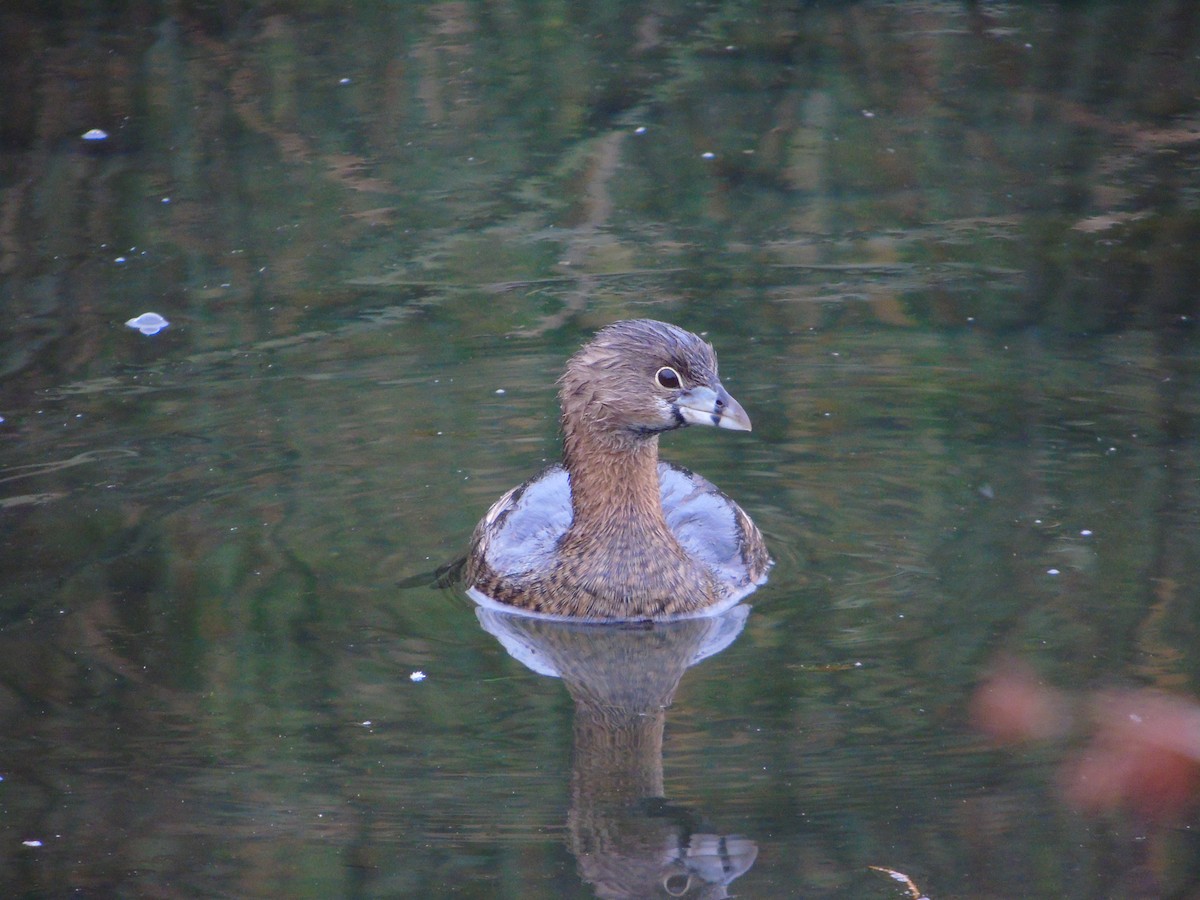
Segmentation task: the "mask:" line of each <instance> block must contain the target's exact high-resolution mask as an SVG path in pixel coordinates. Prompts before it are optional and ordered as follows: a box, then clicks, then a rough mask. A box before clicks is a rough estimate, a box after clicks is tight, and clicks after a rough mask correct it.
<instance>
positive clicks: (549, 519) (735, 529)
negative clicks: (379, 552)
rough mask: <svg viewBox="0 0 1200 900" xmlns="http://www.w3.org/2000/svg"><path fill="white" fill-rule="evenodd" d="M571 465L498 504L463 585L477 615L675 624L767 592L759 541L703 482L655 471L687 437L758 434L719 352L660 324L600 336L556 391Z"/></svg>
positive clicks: (479, 529)
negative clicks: (683, 431)
mask: <svg viewBox="0 0 1200 900" xmlns="http://www.w3.org/2000/svg"><path fill="white" fill-rule="evenodd" d="M558 388H559V391H558V394H559V401H560V403H561V406H562V434H563V461H562V463H561V465H554V466H551V467H550V468H548V469H546V470H545V471H543V472H542V473H541V474H539V475H537V476H536V477H534V478H533V479H531V480H529V481H527V482H525V483H524V484H522V485H519V486H517V487H515V488H513V489H512V490H510V491H509V492H508V493H506V494H504V496H502V497H501V498H500V499H499V500H497V501H496V502H495V503H494V504H493V505H492V507H491V509H489V510H488V512H487V514H486V515H485V516H484V517H483V519H482V521H480V523H479V524H478V526H476V528H475V532H474V534H473V535H472V538H471V545H470V549H469V551H468V554H467V560H466V565H465V568H464V575H465V578H466V583H467V585H468V593H469V594H470V596H471V597H472V598H473V599H475V600H476V602H478V603H480V604H481V605H485V606H495V607H497V608H501V609H508V610H513V609H514V608H515V609H517V610H521V611H524V612H527V613H532V614H536V615H546V616H568V617H575V618H583V619H596V620H605V621H622V620H645V619H670V618H676V617H681V616H690V615H702V614H706V613H716V612H720V611H723V610H725V609H728V608H730V607H731V606H733V605H734V604H736V603H737V602H738V601H739V600H741V599H742V598H743V597H744V596H746V595H747V594H749V593H750V592H751V591H753V590H754V589H755V588H756V587H757V586H758V585H760V584H762V583H763V582H764V581H765V580H766V574H767V569H768V568H769V566H770V563H771V561H770V557H769V555H768V553H767V549H766V544H765V543H764V541H763V538H762V535H761V534H760V532H759V530H758V528H756V527H755V525H754V523H753V522H752V521H751V520H750V517H749V516H747V515H746V513H745V512H743V511H742V509H741V507H739V506H738V505H737V504H736V503H735V502H734V501H733V500H731V499H729V498H728V497H726V496H725V495H724V494H722V493H721V492H720V491H719V490H717V488H716V487H714V486H713V485H712V484H711V483H710V482H708V481H707V480H706V479H704V478H702V477H701V476H699V475H696V474H694V473H692V472H689V471H688V470H687V469H683V468H681V467H679V466H674V465H671V464H670V463H665V462H660V461H659V459H658V439H659V435H661V434H663V433H664V432H667V431H672V430H674V429H676V428H683V427H685V426H689V425H705V426H715V427H717V428H726V429H731V430H734V431H749V430H750V417H749V416H747V415H746V412H745V410H744V409H742V406H741V404H739V403H738V402H737V400H735V399H734V398H733V397H732V396H730V394H729V392H728V391H727V390H726V389H725V387H724V386H723V385H722V384H721V381H720V379H719V378H718V376H717V357H716V353H715V352H714V350H713V348H712V346H711V345H710V344H708V343H707V342H706V341H704V340H703V339H701V338H700V337H698V336H697V335H695V334H692V333H691V332H689V331H685V330H684V329H682V328H678V327H676V326H674V325H670V324H667V323H666V322H658V321H654V320H652V319H631V320H626V321H621V322H615V323H613V324H611V325H608V326H607V327H605V328H603V329H601V330H600V331H599V332H598V333H597V334H596V335H595V337H594V338H593V339H592V340H591V341H589V342H588V343H587V344H586V345H584V347H583V348H582V349H580V350H579V352H577V353H576V354H575V355H574V356H572V357H571V359H570V360H569V361H568V362H567V365H566V370H565V371H564V372H563V375H562V377H561V378H560V379H559V380H558Z"/></svg>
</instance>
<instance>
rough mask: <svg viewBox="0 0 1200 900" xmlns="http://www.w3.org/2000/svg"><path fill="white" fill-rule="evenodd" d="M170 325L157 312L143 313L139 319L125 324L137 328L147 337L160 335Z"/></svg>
mask: <svg viewBox="0 0 1200 900" xmlns="http://www.w3.org/2000/svg"><path fill="white" fill-rule="evenodd" d="M170 324H171V323H170V322H168V321H167V320H166V319H164V318H163V317H162V316H160V315H159V314H158V313H156V312H147V313H142V314H141V315H140V316H138V317H137V318H135V319H130V320H129V321H128V322H126V323H125V325H126V326H127V327H129V328H135V329H137V330H138V331H140V332H141V333H142V334H145V335H151V334H158V333H159V332H160V331H162V330H163V329H164V328H166V327H167V326H168V325H170Z"/></svg>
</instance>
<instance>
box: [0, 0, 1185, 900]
mask: <svg viewBox="0 0 1200 900" xmlns="http://www.w3.org/2000/svg"><path fill="white" fill-rule="evenodd" d="M26 6H28V5H26ZM0 41H2V42H3V46H4V48H5V49H4V51H3V52H0V72H2V75H3V83H4V84H5V85H6V88H5V90H4V91H3V94H2V95H0V291H2V295H0V296H2V297H3V309H4V312H5V316H4V324H3V326H2V327H0V416H2V417H3V421H2V422H0V645H2V652H0V778H2V779H3V780H2V781H0V810H3V815H2V816H0V848H2V852H0V885H2V886H3V893H4V894H5V895H6V896H28V897H40V896H47V897H49V896H62V895H66V894H71V893H73V892H75V893H80V894H83V895H87V896H229V897H280V896H289V897H334V896H354V897H397V896H400V897H408V896H411V897H418V896H419V897H443V896H477V897H522V898H538V897H556V898H557V897H594V896H623V895H622V894H620V893H617V891H619V890H626V891H635V893H627V894H624V895H625V896H644V895H647V893H648V894H649V895H651V896H653V895H654V894H653V893H650V892H651V891H652V890H656V891H658V892H659V895H662V896H670V895H672V894H674V895H676V896H722V895H723V892H724V891H726V890H727V891H728V893H729V894H736V895H737V896H741V897H764V898H766V897H770V898H778V897H801V896H803V897H855V898H861V897H881V898H882V897H902V896H906V895H907V890H906V888H905V886H904V885H903V884H902V883H900V882H898V881H896V880H894V879H892V878H890V877H889V876H888V875H887V874H886V873H882V872H880V871H878V870H876V869H872V868H870V867H871V866H878V867H883V868H886V869H892V870H895V871H897V872H901V873H903V874H905V875H907V876H908V877H910V878H911V879H912V880H913V882H914V883H915V884H916V885H917V886H919V888H920V890H921V891H923V892H924V893H925V894H927V895H928V896H929V897H932V898H948V897H984V898H986V897H1016V896H1020V897H1081V898H1083V897H1138V896H1145V897H1156V896H1168V895H1172V894H1171V892H1172V891H1174V892H1176V893H1175V894H1174V895H1179V896H1185V895H1190V893H1189V892H1195V891H1196V890H1197V880H1196V875H1195V871H1196V869H1197V865H1196V848H1195V846H1194V841H1193V840H1192V835H1191V831H1190V828H1189V826H1190V825H1191V824H1192V820H1191V819H1185V820H1184V821H1182V822H1176V823H1173V824H1171V825H1170V826H1168V825H1163V824H1155V823H1149V824H1148V823H1146V822H1145V821H1143V820H1142V819H1140V818H1139V817H1136V816H1133V815H1129V814H1127V813H1126V812H1125V811H1123V810H1115V811H1112V812H1109V813H1107V814H1104V815H1100V816H1094V815H1087V814H1085V813H1084V812H1081V811H1079V810H1077V809H1074V808H1072V807H1071V806H1069V805H1068V804H1065V803H1064V802H1063V801H1062V798H1061V792H1060V785H1061V781H1062V778H1063V775H1062V766H1063V764H1064V760H1066V759H1068V758H1069V754H1070V752H1071V749H1072V746H1073V745H1072V743H1071V741H1069V740H1068V741H1065V742H1064V741H1057V742H1051V743H1049V744H1045V745H1038V746H1034V747H1029V748H1018V749H996V748H993V747H991V746H990V745H989V744H988V743H986V742H985V741H984V740H983V739H982V737H981V736H979V735H978V734H977V733H976V732H975V731H974V729H973V728H972V727H971V723H970V721H969V715H968V712H967V710H968V706H969V699H970V697H971V694H972V692H973V690H974V688H975V685H976V683H977V681H978V679H979V678H980V677H981V676H982V674H983V673H984V672H985V671H986V670H987V668H988V667H989V666H990V665H991V664H992V663H993V661H994V660H995V659H997V658H998V656H999V655H1001V654H1004V655H1007V656H1008V657H1010V658H1017V659H1020V660H1023V661H1024V662H1025V663H1027V664H1029V665H1030V666H1032V667H1033V668H1034V669H1035V670H1036V671H1037V672H1038V673H1039V674H1040V676H1041V677H1042V678H1044V679H1045V682H1046V683H1047V684H1053V685H1056V686H1058V687H1061V688H1063V689H1066V690H1070V691H1074V692H1087V691H1090V690H1093V689H1095V688H1097V687H1101V686H1109V685H1124V686H1146V687H1154V688H1160V689H1166V690H1171V691H1176V692H1180V693H1182V694H1184V695H1188V696H1190V695H1194V694H1196V693H1197V692H1198V691H1200V684H1198V683H1197V680H1198V676H1200V673H1198V672H1197V663H1196V659H1197V658H1198V657H1197V655H1196V653H1195V652H1194V651H1195V648H1196V624H1195V616H1194V613H1193V609H1192V606H1193V604H1192V602H1191V598H1192V596H1193V594H1194V593H1195V585H1196V583H1197V581H1198V575H1200V571H1198V570H1200V540H1198V537H1197V528H1196V526H1197V518H1198V515H1200V485H1198V483H1197V478H1196V474H1195V473H1196V472H1197V471H1198V470H1200V467H1198V464H1200V459H1198V458H1197V456H1198V453H1200V451H1198V449H1197V441H1196V431H1197V425H1198V415H1200V409H1198V406H1200V401H1198V400H1197V398H1198V397H1200V390H1198V387H1200V385H1198V384H1197V380H1198V376H1200V366H1198V363H1200V355H1198V353H1197V346H1196V338H1195V332H1194V316H1195V315H1196V312H1197V310H1196V292H1195V285H1196V284H1197V283H1200V263H1198V262H1197V260H1200V252H1198V251H1200V240H1198V237H1200V217H1198V213H1197V209H1198V204H1200V190H1198V188H1200V182H1198V179H1197V175H1196V172H1197V166H1196V164H1197V154H1198V152H1200V118H1198V111H1197V101H1196V98H1197V96H1200V84H1198V83H1197V73H1200V67H1198V66H1197V60H1198V59H1200V22H1197V16H1196V14H1195V13H1194V12H1193V11H1192V9H1191V7H1190V6H1188V5H1185V4H1172V3H1166V2H1147V3H1142V4H1136V5H1135V4H1121V3H1112V4H1110V3H1076V4H1069V5H1052V4H1036V5H1026V4H1004V3H999V4H986V5H983V6H978V5H974V6H963V5H959V4H953V3H941V2H929V3H916V4H892V3H861V4H847V5H832V4H824V5H823V4H812V5H798V4H770V3H760V4H754V3H717V2H712V3H699V4H697V3H687V4H684V3H671V2H666V3H658V4H653V5H651V6H644V5H640V4H624V3H591V4H585V5H583V6H581V8H579V9H574V8H570V9H568V8H566V7H563V8H559V7H556V6H553V5H550V6H541V7H536V8H528V7H524V6H520V5H514V4H511V3H491V4H475V3H456V2H455V3H451V2H447V3H433V2H430V3H397V4H391V5H388V4H360V5H350V6H349V7H344V6H343V5H341V4H322V3H309V4H301V5H299V6H298V8H297V9H296V10H295V11H290V12H287V11H285V12H280V11H279V9H277V8H276V7H274V6H270V5H261V4H254V3H244V4H222V5H218V6H213V5H211V4H203V3H194V4H193V3H183V4H176V5H175V6H173V7H172V11H171V12H170V14H166V13H164V12H163V11H162V10H161V9H160V8H159V7H158V6H157V5H155V4H146V3H135V2H130V3H124V4H108V5H106V7H105V11H104V12H103V13H93V12H88V11H84V10H75V9H74V8H73V7H71V8H66V7H64V8H62V9H56V10H55V11H54V12H47V11H43V10H41V9H40V8H37V9H35V8H34V7H32V6H29V7H28V8H23V7H20V6H18V7H17V8H14V9H13V10H10V11H7V12H4V13H0ZM13 48H17V49H13ZM91 130H101V131H103V132H104V133H105V134H106V135H107V137H105V138H104V139H103V140H95V139H88V140H85V139H84V137H83V136H84V135H85V134H86V133H87V132H89V131H91ZM94 137H95V136H94V135H93V138H94ZM146 312H155V313H158V314H159V315H161V316H163V317H165V318H166V319H167V320H168V321H169V322H170V324H169V326H167V327H166V328H165V329H163V330H161V331H159V332H158V333H156V334H153V335H145V334H142V333H141V332H139V331H138V330H136V329H135V328H130V327H127V326H126V325H125V323H126V322H127V321H128V320H130V319H133V318H134V317H137V316H138V315H140V314H142V313H146ZM627 316H653V317H656V318H663V319H668V320H670V321H673V322H676V323H678V324H680V325H683V326H685V327H688V328H691V329H693V330H696V331H700V332H704V333H705V334H706V335H707V336H708V338H709V339H710V340H711V341H712V342H713V343H714V344H715V346H716V349H717V352H718V354H719V357H720V360H721V374H722V379H723V381H724V383H725V384H726V386H727V387H728V388H729V389H730V391H731V392H732V393H733V394H734V395H735V396H736V397H737V398H738V399H739V401H740V402H741V403H742V404H743V405H744V406H745V407H746V410H747V411H748V413H749V414H750V416H751V418H752V419H753V421H754V426H755V427H754V431H753V432H752V433H751V434H749V435H743V434H727V433H712V432H707V431H705V432H702V431H701V430H697V429H693V430H688V431H685V432H680V433H675V434H671V435H668V436H666V437H665V438H664V440H663V441H662V452H663V455H664V457H666V458H669V459H671V460H672V461H673V462H677V463H679V464H682V465H686V466H688V467H690V468H693V469H695V470H696V471H698V472H700V473H702V474H703V475H705V476H706V477H707V478H709V479H710V480H712V481H714V482H715V483H716V484H718V485H719V486H720V487H721V488H722V489H723V490H724V491H725V492H726V493H728V494H729V495H730V496H731V497H734V498H735V499H736V500H737V501H738V502H739V503H740V504H741V505H742V506H743V508H745V509H746V510H747V511H748V512H749V513H750V514H751V515H752V516H753V517H754V519H755V521H756V522H757V523H758V525H759V527H760V528H761V529H762V530H763V532H764V533H765V535H766V536H767V539H768V541H769V543H770V546H771V550H772V553H773V555H774V557H775V559H776V566H775V568H774V569H773V571H772V575H771V580H770V582H769V583H768V584H767V585H766V586H765V587H763V588H762V589H760V590H759V591H758V592H757V593H755V594H754V595H753V596H752V597H751V599H750V604H749V605H750V606H751V607H752V609H751V610H750V611H749V613H748V614H747V615H746V616H745V618H744V621H739V623H738V624H739V629H740V630H738V631H737V633H736V634H733V636H730V635H729V634H727V633H723V638H722V639H724V638H728V640H727V641H725V643H724V644H723V646H722V648H719V649H712V652H711V653H708V654H703V653H700V652H699V651H698V650H697V648H698V647H699V646H702V645H703V640H704V638H703V637H701V636H698V635H694V634H691V633H690V632H689V633H686V634H680V633H678V632H673V631H671V630H670V629H667V630H664V631H662V632H658V631H651V632H649V637H647V636H646V635H640V636H639V635H636V634H635V635H634V636H633V637H632V638H631V639H630V640H631V641H632V643H629V642H621V641H620V640H616V639H614V641H615V642H614V645H613V646H614V647H615V649H613V648H609V649H608V651H607V652H608V653H609V655H608V656H602V657H601V658H600V662H595V661H593V662H595V666H598V667H599V671H600V672H601V673H603V677H601V678H600V680H599V681H598V682H597V681H596V680H595V679H591V680H589V679H588V678H584V677H583V675H582V674H580V672H579V671H574V672H573V674H571V673H569V674H568V675H567V676H564V677H549V676H547V675H544V674H537V673H536V672H535V671H533V670H531V669H530V668H529V667H527V666H526V665H525V664H523V663H522V662H520V661H518V660H517V659H515V658H514V657H512V656H510V655H509V653H508V652H506V650H505V649H504V646H502V644H501V643H500V642H499V641H497V639H496V638H495V637H494V636H493V634H492V633H489V632H488V631H485V630H484V629H483V628H481V627H480V622H479V620H478V619H477V616H476V611H475V609H474V608H473V606H472V605H471V604H470V603H469V601H467V599H466V598H465V597H464V596H463V595H462V593H461V591H460V590H458V589H455V588H449V589H439V588H437V587H434V586H432V585H431V579H429V578H427V577H422V576H427V575H428V573H430V572H432V571H433V570H434V569H435V568H437V567H438V566H440V565H442V564H444V563H446V562H449V561H451V560H453V559H454V558H456V557H457V556H458V555H460V554H461V553H462V552H463V550H464V548H465V545H466V541H467V538H468V536H469V534H470V531H471V528H472V527H473V526H474V523H475V522H476V521H477V520H478V518H479V517H480V516H481V515H482V513H483V512H484V510H485V509H486V508H487V506H488V504H489V503H490V502H491V501H492V500H493V499H495V498H496V497H497V496H498V495H499V494H500V493H501V492H503V491H504V490H506V489H507V488H509V487H511V486H512V485H513V484H516V483H517V482H519V481H521V480H523V479H525V478H526V477H528V476H529V475H531V474H533V473H534V472H536V471H537V470H538V469H539V468H540V467H541V466H542V465H544V464H545V463H546V462H547V461H551V460H553V459H555V458H556V457H557V454H558V444H557V426H556V409H555V401H554V396H553V381H554V378H555V377H557V374H558V372H559V370H560V367H561V365H562V363H563V360H564V359H565V358H566V357H567V356H568V355H569V354H570V353H571V352H573V351H574V350H575V349H576V348H577V347H578V346H579V345H580V344H581V343H582V342H583V341H584V340H586V339H587V337H588V336H589V335H590V334H591V333H592V332H593V331H594V330H595V329H596V328H598V327H600V326H601V325H603V324H605V323H607V322H609V321H612V320H614V319H617V318H621V317H627ZM555 640H556V641H557V640H558V639H557V638H555ZM563 640H565V639H563ZM689 641H697V642H699V643H696V644H690V643H688V642H689ZM651 645H652V648H653V653H657V654H660V655H659V656H654V655H653V653H651V650H649V649H647V647H648V646H651ZM554 646H565V645H564V644H558V643H555V645H554ZM604 646H605V647H608V644H607V643H605V645H604ZM712 646H715V645H710V649H711V647H712ZM630 648H632V649H630ZM689 648H690V649H689ZM662 654H665V655H662ZM568 657H569V658H570V659H574V660H577V661H579V660H582V659H583V658H584V657H583V651H581V650H575V651H572V652H571V653H570V654H568ZM701 657H702V658H701ZM643 658H654V659H658V660H659V661H658V662H655V663H653V664H647V663H644V662H639V661H638V660H641V659H643ZM613 659H615V660H617V661H618V664H614V663H613V662H612V660H613ZM604 660H608V661H607V662H605V661H604ZM664 660H666V661H664ZM614 668H616V669H618V670H620V671H624V672H626V673H628V674H629V676H630V677H629V680H628V681H622V680H620V679H618V680H617V681H616V682H615V683H614V681H613V676H612V670H613V669H614ZM559 674H560V675H561V674H562V673H559ZM651 676H654V677H651ZM668 676H669V677H668ZM597 683H599V684H601V685H603V688H602V689H601V688H596V687H594V685H595V684H597ZM589 685H591V687H589ZM597 698H600V700H603V701H604V702H600V701H599V700H598V699H597ZM614 698H617V699H619V700H620V703H618V702H617V699H614ZM621 704H624V705H621ZM664 707H665V711H663V710H664ZM610 708H612V709H622V710H624V711H625V712H624V713H623V714H622V715H612V716H609V715H607V714H601V713H600V712H598V711H597V710H602V711H603V710H608V709H610ZM656 709H657V710H659V711H660V712H661V715H660V714H659V713H656V712H655V710H656ZM631 711H632V712H631ZM622 716H623V717H622ZM614 748H615V750H614ZM626 750H627V752H626ZM624 763H628V765H627V767H626V766H624V765H623V764H624ZM618 801H619V802H618ZM626 801H627V802H626ZM604 835H609V836H615V837H613V839H612V843H611V844H610V845H607V844H604V842H603V840H602V836H604ZM718 838H724V839H725V844H724V847H725V851H724V852H725V853H726V856H725V857H724V859H725V862H726V864H727V866H726V868H725V869H724V870H721V859H722V856H721V851H714V853H710V854H709V855H708V856H703V854H699V853H698V852H697V854H694V855H693V857H694V858H693V862H694V865H693V867H692V869H687V867H686V866H684V869H685V870H686V871H682V870H680V868H679V860H680V859H684V860H686V859H687V858H688V854H687V850H688V848H689V846H691V847H693V848H704V847H707V848H711V847H713V846H716V844H714V843H713V841H714V840H716V839H718ZM689 842H692V843H690V844H689ZM606 847H607V848H608V849H609V850H612V851H614V855H615V856H616V857H617V858H621V859H624V860H625V862H624V863H623V866H620V865H619V866H617V870H618V871H624V872H626V873H630V872H634V871H637V872H642V871H645V872H649V873H650V875H648V876H647V879H648V880H646V881H643V882H641V886H640V887H635V888H631V887H628V886H627V887H625V888H619V887H618V886H616V882H614V881H612V880H606V879H610V875H611V873H609V874H606V872H608V870H606V869H603V868H602V867H601V866H600V865H599V861H600V860H602V859H604V858H607V857H605V856H604V854H603V852H601V851H603V850H604V849H605V848H606ZM731 848H732V849H731ZM751 848H752V849H753V852H751ZM621 854H625V856H624V857H622V856H621ZM639 854H640V855H639ZM701 856H703V859H702V860H701V861H700V862H696V860H697V859H699V858H700V857H701ZM635 857H636V859H635ZM713 860H716V862H713ZM747 862H748V863H749V864H748V865H746V864H747ZM643 864H644V869H643V868H640V867H641V866H643ZM656 866H657V868H656ZM672 866H674V868H672ZM714 867H715V868H714ZM605 891H607V892H608V893H605ZM637 892H642V893H637Z"/></svg>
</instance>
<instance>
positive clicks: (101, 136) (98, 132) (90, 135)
mask: <svg viewBox="0 0 1200 900" xmlns="http://www.w3.org/2000/svg"><path fill="white" fill-rule="evenodd" d="M80 137H81V138H83V139H84V140H85V141H107V140H108V132H107V131H104V130H102V129H100V128H89V129H88V130H87V131H85V132H84V133H83V134H81V135H80Z"/></svg>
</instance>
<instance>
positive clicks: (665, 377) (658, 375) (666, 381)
mask: <svg viewBox="0 0 1200 900" xmlns="http://www.w3.org/2000/svg"><path fill="white" fill-rule="evenodd" d="M654 380H655V381H657V382H658V384H659V387H665V388H669V389H671V390H674V389H675V388H677V387H679V386H680V385H682V384H683V381H682V380H681V379H680V378H679V373H678V372H676V371H675V370H674V369H672V368H671V367H670V366H663V367H662V368H661V369H659V370H658V371H657V372H655V373H654Z"/></svg>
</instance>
